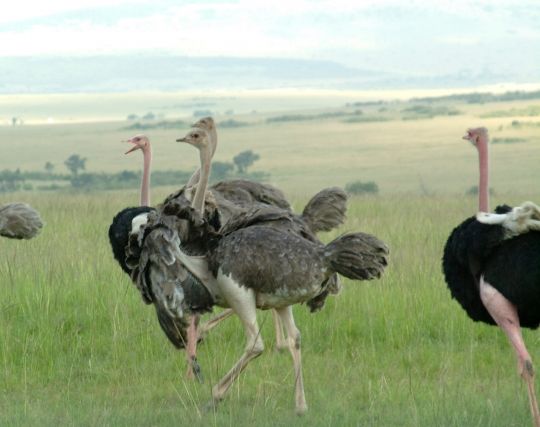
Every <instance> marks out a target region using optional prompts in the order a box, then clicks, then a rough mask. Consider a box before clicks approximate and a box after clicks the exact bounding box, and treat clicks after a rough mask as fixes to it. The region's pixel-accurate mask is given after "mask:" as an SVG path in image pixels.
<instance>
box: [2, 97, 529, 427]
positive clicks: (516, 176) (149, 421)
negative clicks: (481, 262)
mask: <svg viewBox="0 0 540 427" xmlns="http://www.w3.org/2000/svg"><path fill="white" fill-rule="evenodd" d="M217 98H219V97H216V99H217ZM299 99H300V98H298V99H296V100H295V102H296V104H294V105H295V106H297V107H298V108H297V109H296V110H294V111H293V110H292V109H291V111H287V114H290V115H293V114H299V115H303V116H306V115H308V116H314V115H315V116H316V115H320V114H324V116H319V119H317V120H314V121H291V122H287V123H271V124H269V123H267V122H266V119H267V118H269V117H275V116H277V115H282V114H284V113H283V112H282V111H284V110H283V109H281V108H280V106H279V100H277V99H269V100H268V104H265V109H264V111H262V112H260V113H250V114H245V115H234V116H232V117H234V120H238V121H239V122H242V123H249V126H246V127H236V128H234V127H231V128H223V129H222V130H221V131H220V147H219V150H218V152H217V156H216V160H218V161H229V160H230V159H231V158H232V156H233V155H235V154H237V153H238V152H240V151H243V150H246V149H252V150H253V151H254V152H256V153H258V154H260V156H261V159H260V160H259V161H258V162H257V163H256V164H255V165H254V167H253V172H255V171H267V172H270V173H271V180H272V182H273V183H275V184H277V185H278V186H280V187H281V188H283V189H284V190H285V191H286V193H287V195H288V196H289V197H290V199H291V200H292V202H293V204H294V206H295V208H296V210H297V211H300V210H301V209H302V207H303V205H304V204H305V203H306V201H307V197H308V195H309V194H313V193H314V192H315V191H318V190H319V189H321V188H323V187H327V186H331V185H340V186H345V184H346V183H348V182H353V181H356V180H361V181H374V182H375V183H377V185H378V186H379V188H380V193H381V195H380V196H376V197H373V196H369V197H353V198H351V200H350V203H349V213H348V220H347V222H346V224H345V225H344V226H343V227H341V228H340V230H338V231H335V232H333V233H328V234H326V235H324V236H322V238H323V239H324V240H325V241H328V240H330V239H331V238H333V237H335V236H336V235H337V234H339V233H343V232H346V231H352V230H363V231H366V232H370V233H373V234H375V235H377V236H379V237H380V238H382V239H383V240H385V241H386V242H387V243H388V244H389V246H390V249H391V264H390V266H389V268H388V270H387V272H386V274H385V275H384V278H383V279H382V280H380V281H376V282H370V283H355V282H351V281H347V280H345V283H344V285H345V286H344V291H343V292H342V294H341V295H340V296H338V297H336V298H331V299H330V300H329V301H328V302H327V305H326V307H325V308H324V310H323V311H322V312H320V313H317V314H316V315H311V314H310V313H308V311H307V309H306V308H305V307H303V306H297V307H295V317H296V321H297V324H298V326H299V328H300V330H301V332H302V343H303V344H302V350H303V366H304V375H305V389H306V397H307V401H308V405H309V408H310V409H309V411H308V413H307V414H306V415H305V416H304V417H302V418H298V417H295V416H294V415H293V406H294V404H293V378H292V362H291V360H290V356H289V355H288V354H277V353H276V351H275V350H274V344H273V343H274V338H273V327H272V319H271V315H270V313H268V312H260V314H259V322H260V324H261V325H262V327H263V331H262V334H263V339H264V340H265V344H266V351H265V353H264V354H263V355H262V356H261V357H260V358H259V359H257V360H255V361H253V362H252V363H251V364H250V366H249V367H248V368H247V370H246V371H245V372H244V373H243V374H242V375H241V377H240V379H239V381H238V382H237V383H236V384H235V385H234V386H233V388H232V389H231V391H230V394H229V395H228V396H227V398H226V399H225V401H224V402H223V404H222V405H221V406H220V408H219V410H218V411H217V412H211V413H206V414H203V413H201V410H200V408H201V407H202V406H203V405H204V404H205V403H206V402H207V401H208V400H209V397H210V389H211V384H213V383H215V382H216V381H217V380H218V379H219V378H220V376H222V375H223V374H224V373H225V372H226V371H227V370H228V369H229V368H230V366H232V364H233V363H234V361H235V360H236V358H238V357H239V355H240V353H241V351H242V349H243V346H244V336H243V332H242V328H241V327H240V325H239V322H238V320H237V319H233V320H229V321H227V322H226V323H224V324H222V325H221V326H220V327H219V328H218V329H216V331H215V332H213V333H212V334H211V335H210V336H209V337H208V339H207V340H206V342H204V343H203V344H202V345H201V347H200V352H199V357H200V360H199V361H200V364H201V366H202V368H203V370H204V374H205V376H206V382H205V384H204V385H198V384H193V383H189V382H186V381H184V371H185V364H184V359H183V357H184V353H183V352H179V351H177V350H175V349H174V348H172V346H171V345H170V344H168V342H167V340H166V338H165V337H164V335H163V334H162V332H161V331H160V329H159V326H158V325H157V321H156V318H155V314H154V312H153V308H152V307H151V306H146V305H144V304H143V302H142V300H141V298H140V296H139V294H138V292H137V291H136V289H135V287H134V286H133V285H132V284H131V282H130V281H129V279H128V277H127V276H126V275H125V274H123V273H122V271H121V270H120V269H119V268H118V266H117V265H116V263H115V262H114V261H113V259H112V255H111V251H110V248H109V244H108V241H107V228H108V226H109V224H110V221H111V219H112V217H113V215H114V214H115V213H116V212H117V211H118V210H120V209H121V208H123V207H125V206H128V205H133V204H135V203H136V201H137V200H138V190H129V191H110V192H103V193H82V194H77V193H54V192H50V193H32V192H25V193H15V194H9V195H5V194H4V195H0V204H2V203H4V202H8V201H14V200H25V201H27V202H29V203H31V204H32V205H34V206H35V207H36V208H37V209H38V210H39V211H40V212H41V213H42V215H43V217H44V219H45V221H46V226H45V228H44V230H43V232H42V234H41V235H40V236H39V237H38V238H37V239H34V240H32V241H24V242H19V241H8V240H6V239H2V240H0V253H1V254H2V256H1V257H0V292H1V294H2V296H3V298H2V301H1V302H0V425H2V426H3V425H6V426H34V425H40V426H55V425H62V426H64V425H65V426H94V425H100V426H124V425H125V426H149V425H151V426H161V425H164V426H165V425H172V424H175V425H181V426H183V425H186V426H188V425H189V426H195V427H198V426H201V427H202V426H248V425H249V426H251V425H257V426H259V425H260V426H377V427H378V426H434V425H444V426H505V427H508V426H516V427H517V426H523V425H529V424H530V419H529V418H530V416H529V412H528V401H527V397H526V388H525V386H524V384H522V381H521V379H520V378H519V377H518V375H517V373H516V366H515V360H514V355H513V353H512V350H511V349H510V346H509V344H508V343H507V340H506V338H505V337H504V336H503V334H502V332H501V331H499V330H497V329H496V328H493V327H488V326H486V325H482V324H476V323H473V322H471V321H470V320H469V319H468V318H467V316H466V315H465V313H464V312H463V310H462V309H461V308H460V307H459V305H458V304H457V303H456V302H455V301H452V300H451V298H450V295H449V292H448V290H447V289H446V285H445V283H444V280H443V277H442V274H441V266H440V258H441V255H442V248H443V246H444V242H445V240H446V238H447V237H448V235H449V233H450V231H451V230H452V228H453V227H454V226H456V225H457V224H458V223H459V222H460V221H462V220H463V219H464V218H465V217H467V216H470V215H471V214H473V213H474V211H475V207H476V201H475V199H474V198H473V197H464V196H463V194H464V193H465V191H466V190H467V189H468V188H470V186H471V185H473V184H475V183H476V180H477V171H476V168H477V164H476V155H475V153H474V151H473V150H472V149H471V147H470V146H469V144H467V143H465V142H463V141H461V139H460V138H461V135H462V133H463V131H464V130H465V129H466V128H467V127H470V126H476V125H485V126H487V127H488V128H489V129H490V132H491V136H492V138H499V139H500V140H508V139H509V138H520V139H523V140H524V141H525V142H523V143H522V144H495V145H493V146H492V149H491V154H492V160H493V168H492V179H493V182H492V183H491V185H492V187H493V188H494V189H495V190H496V195H497V196H496V198H495V200H494V201H493V205H495V204H496V203H498V202H506V203H508V204H510V205H512V204H517V203H520V202H522V201H523V200H538V199H540V197H539V196H540V194H539V193H538V188H537V182H538V181H539V179H540V170H539V169H538V168H537V159H538V157H539V155H540V144H536V143H535V141H537V140H538V136H539V135H538V127H537V126H533V125H532V124H534V123H536V122H534V118H531V119H528V120H530V122H529V121H528V122H527V123H528V124H531V125H530V126H529V125H528V126H522V127H518V128H516V127H513V126H512V123H513V121H515V120H516V117H511V115H508V116H506V115H505V116H504V117H490V118H483V119H480V117H481V116H482V115H484V114H489V112H490V111H507V112H512V111H515V112H522V111H523V110H524V109H528V108H529V106H530V104H531V101H505V102H498V103H497V104H496V105H494V104H489V103H486V104H483V105H478V104H470V105H469V104H466V103H459V102H452V103H449V104H448V105H447V108H449V109H452V110H454V109H456V110H458V111H459V112H460V113H461V114H459V115H455V116H437V117H433V118H430V119H417V120H406V121H404V120H401V116H400V114H399V111H401V110H402V109H403V108H406V105H404V104H400V103H388V104H385V105H384V109H385V111H384V116H385V117H388V118H389V120H388V121H385V122H384V123H377V122H357V123H342V120H343V117H340V116H339V115H337V116H332V114H329V112H330V113H331V110H330V109H329V108H324V109H321V110H317V109H315V108H311V109H310V108H308V106H309V105H310V104H311V103H312V100H310V99H309V98H307V97H306V98H305V99H302V100H301V101H300V100H299ZM12 101H13V102H12ZM34 101H40V102H43V103H45V102H49V101H46V100H45V98H44V97H29V98H28V99H27V98H25V97H21V98H17V99H14V98H13V97H3V98H2V97H0V112H5V111H7V109H8V108H14V107H13V106H15V107H17V108H23V107H24V108H26V109H27V110H28V114H30V113H32V114H36V115H39V114H42V115H44V116H43V117H46V115H45V114H47V113H49V112H50V111H52V113H51V114H54V112H59V114H60V112H62V111H64V110H65V109H66V108H67V109H68V110H69V109H71V108H72V109H73V111H74V113H73V114H74V116H75V117H78V118H82V119H92V118H95V117H101V116H99V114H103V115H104V116H107V117H109V116H111V117H113V118H115V117H120V118H123V117H125V116H127V114H129V113H132V112H134V113H137V114H142V113H146V112H147V111H154V112H156V113H159V114H161V113H163V111H164V110H167V108H166V107H167V105H171V106H172V105H175V103H176V104H178V102H179V101H178V100H175V97H174V96H172V95H171V96H165V95H163V96H155V95H144V96H143V95H140V94H139V95H128V94H125V95H118V96H112V97H111V98H110V99H109V101H111V102H110V103H109V102H104V101H103V99H102V98H101V97H95V99H94V96H93V95H81V98H80V99H79V98H76V97H75V98H74V97H70V96H62V95H58V96H51V97H50V103H51V104H50V105H49V106H50V107H51V109H50V110H49V109H48V108H47V105H44V104H40V103H39V102H34ZM333 101H336V99H334V100H333ZM346 101H347V102H351V101H354V99H353V100H351V99H347V100H346V99H345V98H340V99H339V102H342V104H341V105H345V102H346ZM215 102H216V105H221V107H220V108H221V109H222V110H225V108H230V107H229V106H228V105H227V106H226V105H225V101H224V100H223V99H217V100H216V101H215ZM220 102H221V103H222V104H219V103H220ZM235 102H237V103H238V105H241V106H242V107H243V108H245V109H248V105H249V103H248V100H246V99H245V98H241V97H240V98H238V99H236V100H235ZM336 102H337V101H336ZM85 103H88V105H95V106H96V105H97V106H103V107H104V108H106V109H105V110H104V111H103V112H101V111H100V110H99V109H98V108H96V109H95V110H92V111H90V109H89V110H84V108H83V107H85ZM315 103H318V105H322V104H325V105H327V104H328V100H327V99H326V100H324V99H322V98H320V99H317V100H316V102H315ZM212 105H213V108H214V104H212ZM411 105H414V104H411ZM159 106H161V107H160V108H161V110H160V108H158V107H159ZM87 108H90V107H88V106H87ZM347 108H349V110H350V107H347ZM361 108H362V112H363V116H365V117H378V116H381V111H379V110H380V109H381V105H380V104H373V105H370V104H362V105H361ZM63 109H64V110H63ZM113 110H114V111H113ZM336 111H339V109H338V110H336ZM345 111H347V110H345ZM38 113H39V114H38ZM7 114H9V115H8V116H7V117H11V115H18V114H19V113H18V112H15V113H7ZM509 114H510V113H509ZM169 118H170V116H169V115H167V119H169ZM228 118H230V117H228V116H222V117H218V122H219V121H221V120H226V119H228ZM126 123H127V122H126V121H116V122H115V121H112V122H99V123H98V122H96V123H77V124H74V123H72V124H57V125H54V126H44V125H39V126H38V125H36V126H20V127H19V126H18V127H8V126H0V139H2V140H3V141H10V142H11V146H10V149H9V150H4V152H3V153H2V158H1V159H0V169H5V168H9V169H14V168H16V167H20V168H21V169H23V170H43V166H44V164H45V162H46V161H51V162H52V163H54V164H55V166H56V169H55V172H61V171H60V169H62V168H63V166H62V163H63V161H64V160H65V159H66V158H67V157H68V156H69V155H71V154H73V153H77V154H80V155H81V156H82V157H86V158H87V159H88V160H87V169H88V170H89V171H92V172H99V171H104V172H110V173H112V172H118V171H121V170H124V169H130V170H134V171H137V170H139V169H140V167H141V164H140V163H141V159H140V158H138V157H136V158H134V157H129V156H123V155H122V153H123V152H124V151H125V147H124V146H123V145H121V144H120V142H119V141H120V140H122V139H126V138H127V137H129V136H131V135H130V134H127V133H126V132H127V131H126V130H123V128H124V127H125V126H126ZM186 130H187V128H186ZM179 133H180V134H181V133H182V132H181V130H173V129H153V130H152V132H151V134H150V133H149V135H150V137H151V139H152V141H153V146H154V164H155V165H156V169H160V170H166V169H181V170H193V168H194V164H195V163H196V162H197V160H198V157H197V154H196V152H195V151H194V150H190V149H188V148H186V147H183V146H179V145H175V144H172V141H173V140H174V139H175V138H176V137H178V136H179ZM64 172H65V171H64ZM181 184H182V183H179V184H178V185H181ZM174 189H175V188H172V187H171V188H163V187H160V188H157V189H155V190H154V192H153V200H154V202H158V201H160V200H162V199H163V198H164V197H165V196H166V195H167V194H168V193H169V192H170V191H172V190H174ZM422 194H424V195H426V196H422ZM524 335H525V340H526V342H527V344H528V347H529V350H530V352H531V354H532V355H533V358H534V355H535V354H536V355H538V354H539V353H540V342H539V340H538V337H537V335H536V334H535V333H534V332H531V331H524Z"/></svg>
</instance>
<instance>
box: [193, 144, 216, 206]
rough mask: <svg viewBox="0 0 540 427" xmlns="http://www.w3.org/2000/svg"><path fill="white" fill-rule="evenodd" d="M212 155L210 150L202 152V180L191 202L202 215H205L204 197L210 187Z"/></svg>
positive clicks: (200, 179)
mask: <svg viewBox="0 0 540 427" xmlns="http://www.w3.org/2000/svg"><path fill="white" fill-rule="evenodd" d="M211 155H212V154H211V151H209V150H208V149H202V150H201V151H200V157H201V168H200V178H199V183H198V185H197V191H195V196H194V197H193V200H192V202H191V207H192V208H194V209H197V210H198V211H199V212H201V213H203V211H204V195H205V193H206V188H207V187H208V180H209V178H210V160H211Z"/></svg>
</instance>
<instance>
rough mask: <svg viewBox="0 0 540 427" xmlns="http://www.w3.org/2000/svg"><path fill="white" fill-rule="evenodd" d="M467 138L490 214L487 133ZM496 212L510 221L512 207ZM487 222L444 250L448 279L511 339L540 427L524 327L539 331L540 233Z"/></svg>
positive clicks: (483, 207)
mask: <svg viewBox="0 0 540 427" xmlns="http://www.w3.org/2000/svg"><path fill="white" fill-rule="evenodd" d="M463 138H464V139H467V140H469V141H470V142H471V143H472V144H473V145H474V146H475V147H476V148H477V150H478V156H479V163H480V183H479V186H478V194H479V211H480V212H481V213H482V212H489V184H488V176H489V175H488V167H489V162H488V133H487V129H485V128H477V129H469V130H468V131H467V135H466V136H464V137H463ZM516 209H519V208H516ZM516 209H514V211H515V210H516ZM495 212H496V213H497V214H499V215H493V216H499V217H505V216H507V215H510V214H511V213H512V209H511V208H510V207H509V206H506V205H505V206H498V207H497V208H496V209H495ZM503 214H507V215H503ZM482 217H488V218H489V215H485V214H479V215H478V218H480V220H482ZM483 222H484V220H482V222H479V221H478V220H477V218H476V216H474V217H471V218H468V219H466V220H465V221H464V222H463V223H461V224H460V225H459V226H457V227H456V228H455V229H454V230H453V231H452V233H451V234H450V237H449V238H448V241H447V242H446V246H445V248H444V255H443V271H444V276H445V279H446V282H447V284H448V288H449V289H450V292H451V294H452V297H453V298H455V299H456V300H457V301H458V302H459V303H460V304H461V306H462V307H463V309H464V310H465V311H466V312H467V314H468V316H469V317H470V318H471V319H472V320H474V321H481V322H484V323H487V324H490V325H499V326H500V327H501V329H502V330H503V331H504V332H505V334H506V335H507V337H508V339H509V340H510V343H511V345H512V347H513V348H514V350H515V352H516V355H517V362H518V371H519V373H520V375H521V377H522V378H523V379H524V381H525V382H526V384H527V389H528V396H529V403H530V409H531V413H532V417H533V420H534V424H535V426H536V427H540V413H539V411H538V404H537V401H536V394H535V391H534V370H533V365H532V360H531V357H530V355H529V353H528V351H527V348H526V347H525V343H524V341H523V338H522V335H521V329H520V326H523V327H526V328H532V329H536V328H537V327H538V325H539V324H540V232H538V231H528V232H525V233H524V234H519V235H517V236H516V235H515V233H514V235H512V233H509V230H508V228H507V227H505V226H504V224H502V223H501V224H499V225H489V224H485V223H483Z"/></svg>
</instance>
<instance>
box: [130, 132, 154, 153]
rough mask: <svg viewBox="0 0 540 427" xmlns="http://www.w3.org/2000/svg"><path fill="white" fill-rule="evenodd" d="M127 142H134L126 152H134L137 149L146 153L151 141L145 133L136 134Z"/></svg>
mask: <svg viewBox="0 0 540 427" xmlns="http://www.w3.org/2000/svg"><path fill="white" fill-rule="evenodd" d="M125 142H128V143H130V144H133V147H131V148H130V149H129V150H128V151H126V152H125V154H129V153H132V152H134V151H136V150H141V151H142V152H143V153H144V152H145V151H147V150H148V149H149V148H150V141H149V139H148V138H147V137H146V136H145V135H135V136H134V137H132V138H130V139H128V140H127V141H125Z"/></svg>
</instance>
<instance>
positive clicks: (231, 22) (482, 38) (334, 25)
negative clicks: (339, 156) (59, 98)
mask: <svg viewBox="0 0 540 427" xmlns="http://www.w3.org/2000/svg"><path fill="white" fill-rule="evenodd" d="M145 51H151V52H156V51H160V52H164V53H175V54H180V55H190V56H234V57H279V58H283V57H285V58H303V59H324V60H332V61H337V62H340V63H342V64H344V65H348V66H354V67H361V68H370V69H378V70H387V71H394V72H395V71H399V70H400V68H403V69H404V70H407V71H411V70H412V71H417V72H422V70H427V69H429V71H430V72H433V71H436V72H444V71H445V70H450V69H453V70H454V71H455V69H460V67H461V68H463V69H471V68H474V67H479V68H483V69H484V71H485V69H490V68H497V69H499V68H500V69H503V70H507V69H511V68H514V69H519V68H520V67H521V68H527V67H529V68H531V69H533V68H538V67H540V1H538V0H520V1H515V0H474V1H469V0H452V1H437V0H407V1H397V0H357V1H355V0H351V1H340V0H328V1H327V0H319V1H317V0H315V1H313V0H299V1H296V0H288V1H281V0H279V1H276V0H272V1H268V0H264V1H260V0H238V1H228V0H221V1H220V0H214V1H206V0H203V1H172V0H154V1H148V0H144V1H142V0H141V1H138V0H76V1H73V0H49V1H43V0H35V1H33V0H17V1H10V2H4V4H3V6H2V9H1V10H0V56H35V55H51V54H54V55H58V54H60V55H87V54H98V53H102V54H110V53H120V52H145Z"/></svg>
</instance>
